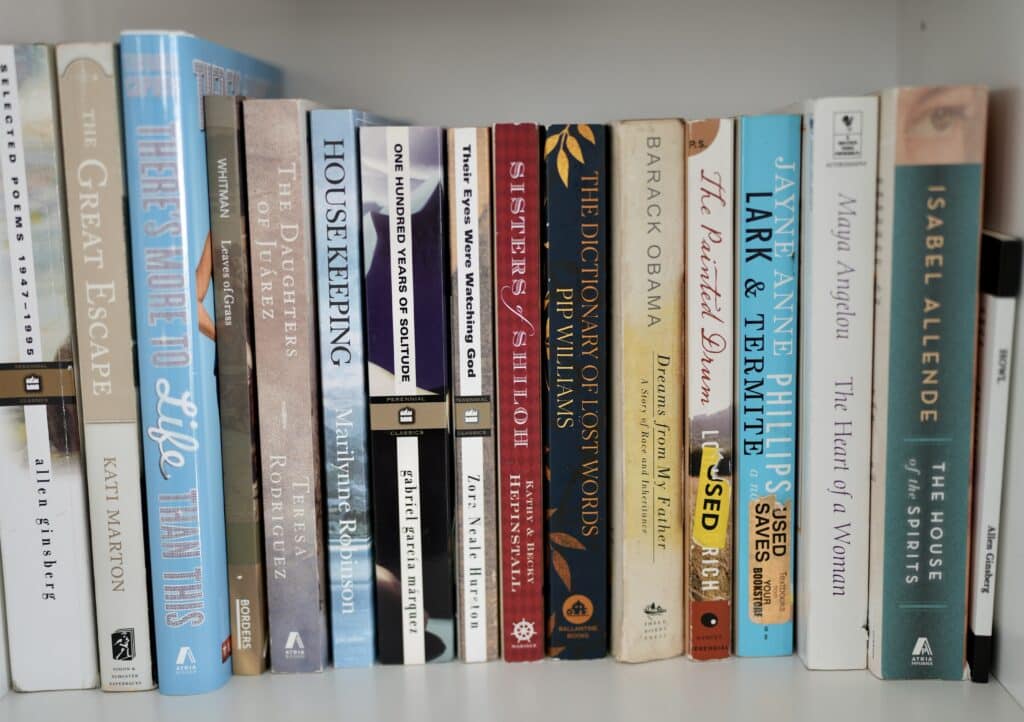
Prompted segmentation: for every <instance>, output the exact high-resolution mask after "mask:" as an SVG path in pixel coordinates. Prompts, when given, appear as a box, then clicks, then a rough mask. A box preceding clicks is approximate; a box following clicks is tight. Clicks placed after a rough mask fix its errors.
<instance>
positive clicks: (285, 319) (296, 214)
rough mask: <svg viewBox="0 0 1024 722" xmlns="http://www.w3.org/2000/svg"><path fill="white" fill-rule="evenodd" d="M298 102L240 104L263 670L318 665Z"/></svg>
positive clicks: (305, 169)
mask: <svg viewBox="0 0 1024 722" xmlns="http://www.w3.org/2000/svg"><path fill="white" fill-rule="evenodd" d="M314 107H316V106H315V105H314V104H313V103H310V102H309V101H306V100H246V101H244V103H243V115H244V125H245V131H244V132H245V153H246V157H245V168H246V185H247V188H248V196H249V208H250V209H252V216H251V222H250V230H249V233H250V238H251V243H252V251H251V253H250V254H249V262H250V264H251V271H252V278H253V287H252V294H253V295H252V298H253V341H254V348H255V351H256V383H257V388H258V389H259V393H258V398H257V407H258V409H259V418H260V469H261V471H262V478H263V480H264V488H263V522H264V530H263V536H264V543H265V545H266V555H267V611H268V616H269V630H270V668H271V670H272V671H274V672H319V671H322V670H323V668H324V667H325V666H326V665H327V657H328V645H327V614H326V610H325V606H326V602H327V589H326V586H327V585H326V580H325V579H324V549H323V537H322V508H321V494H322V492H321V488H320V424H319V419H318V411H319V409H318V408H317V394H318V393H319V385H318V383H317V382H318V376H317V346H316V344H317V335H316V315H315V314H316V296H315V292H314V280H313V275H314V271H315V269H314V265H313V215H312V207H311V206H312V200H311V198H312V196H311V180H310V166H309V111H310V110H311V109H313V108H314Z"/></svg>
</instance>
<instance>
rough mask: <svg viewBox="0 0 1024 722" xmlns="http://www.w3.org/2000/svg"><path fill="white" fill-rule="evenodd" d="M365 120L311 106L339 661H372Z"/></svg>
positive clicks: (327, 498) (330, 565)
mask: <svg viewBox="0 0 1024 722" xmlns="http://www.w3.org/2000/svg"><path fill="white" fill-rule="evenodd" d="M371 124H376V122H375V119H373V118H372V117H371V116H368V115H367V114H365V113H362V112H360V111H356V110H314V111H312V112H310V114H309V126H310V128H309V130H310V135H309V140H310V152H311V154H312V171H313V214H314V217H315V226H316V241H315V242H316V249H315V256H316V283H317V303H318V317H319V324H320V329H319V330H320V388H321V397H320V401H321V408H322V410H323V440H324V442H323V443H324V454H323V463H324V469H323V471H324V480H325V485H326V489H325V494H324V503H325V507H326V511H327V571H328V578H329V579H330V584H331V586H330V592H331V594H330V596H331V635H332V637H333V640H332V645H333V648H334V666H335V667H366V666H369V665H372V664H373V660H374V651H375V644H374V611H373V610H374V607H373V603H374V602H373V580H374V577H373V537H372V535H371V532H370V519H371V516H370V514H371V509H370V467H369V448H368V443H369V418H368V413H369V411H368V409H369V407H368V404H367V394H368V390H367V381H366V349H365V336H364V329H363V261H362V243H361V241H360V231H361V227H362V226H361V220H362V209H361V206H360V197H359V147H358V132H357V128H359V126H361V125H371Z"/></svg>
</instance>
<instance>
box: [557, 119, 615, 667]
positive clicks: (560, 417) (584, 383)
mask: <svg viewBox="0 0 1024 722" xmlns="http://www.w3.org/2000/svg"><path fill="white" fill-rule="evenodd" d="M607 154H608V134H607V129H606V128H605V126H603V125H587V124H582V123H581V124H579V125H552V126H548V128H547V132H546V138H545V141H544V161H545V164H546V169H547V174H546V180H545V186H546V190H547V205H546V222H547V235H546V246H547V253H546V263H547V289H546V291H545V310H546V313H545V319H544V320H545V324H546V330H545V336H546V353H545V361H546V367H545V371H546V373H545V386H546V389H547V433H546V436H545V446H546V447H547V460H546V466H547V477H548V478H547V494H546V496H547V505H546V506H547V526H548V528H547V558H548V569H547V572H548V577H547V582H548V583H547V603H548V610H547V613H548V623H547V624H548V629H547V651H548V654H549V655H550V656H552V657H561V658H564V659H592V658H595V657H603V656H604V655H605V654H607V652H608V442H609V439H608V158H607Z"/></svg>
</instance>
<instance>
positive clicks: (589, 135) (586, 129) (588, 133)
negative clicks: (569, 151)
mask: <svg viewBox="0 0 1024 722" xmlns="http://www.w3.org/2000/svg"><path fill="white" fill-rule="evenodd" d="M576 130H578V131H579V132H580V135H582V136H583V137H584V138H586V139H587V140H589V141H590V143H591V145H597V138H595V137H594V131H593V130H592V129H591V127H590V126H589V125H587V124H586V123H580V124H579V125H577V126H576ZM580 162H581V163H582V162H583V161H582V160H581V161H580Z"/></svg>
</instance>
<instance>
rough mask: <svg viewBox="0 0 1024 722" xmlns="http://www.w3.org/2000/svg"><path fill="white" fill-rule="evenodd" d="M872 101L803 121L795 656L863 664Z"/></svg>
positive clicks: (833, 106) (823, 103)
mask: <svg viewBox="0 0 1024 722" xmlns="http://www.w3.org/2000/svg"><path fill="white" fill-rule="evenodd" d="M877 152H878V99H877V98H875V97H855V98H826V99H821V100H817V101H811V102H810V103H808V105H807V107H806V108H805V113H804V165H803V169H804V170H803V172H804V186H803V187H804V189H805V190H804V202H803V229H804V239H803V241H802V243H801V246H802V249H803V258H802V264H803V268H802V269H801V273H800V284H801V289H800V301H801V308H800V314H801V319H800V334H801V339H800V349H801V353H800V378H801V384H800V398H799V414H800V420H799V427H800V428H799V454H800V458H799V464H798V474H799V482H798V484H797V488H798V489H799V509H798V519H799V520H800V523H799V524H798V543H797V606H798V608H799V610H800V611H799V613H798V614H797V651H798V652H799V654H800V658H801V659H802V660H803V662H804V664H805V665H806V666H807V667H808V668H809V669H862V668H864V666H865V665H866V662H867V633H866V631H865V627H864V625H865V622H866V619H867V600H868V538H869V497H870V494H869V492H870V460H871V383H872V378H871V371H872V340H873V338H874V324H873V293H874V263H875V196H876V183H877V179H876V171H877Z"/></svg>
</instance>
